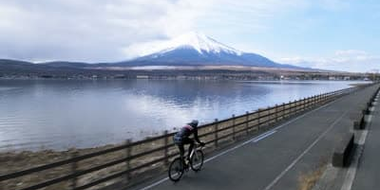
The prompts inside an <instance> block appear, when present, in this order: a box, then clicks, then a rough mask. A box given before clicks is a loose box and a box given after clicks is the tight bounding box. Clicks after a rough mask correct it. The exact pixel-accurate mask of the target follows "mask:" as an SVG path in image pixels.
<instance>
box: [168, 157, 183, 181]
mask: <svg viewBox="0 0 380 190" xmlns="http://www.w3.org/2000/svg"><path fill="white" fill-rule="evenodd" d="M168 172H169V178H170V180H172V181H174V182H177V181H179V180H180V179H181V177H182V175H183V172H184V170H183V164H182V161H181V159H180V158H176V159H174V160H173V161H172V163H170V166H169V171H168Z"/></svg>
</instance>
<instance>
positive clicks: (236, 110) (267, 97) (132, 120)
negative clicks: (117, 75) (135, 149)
mask: <svg viewBox="0 0 380 190" xmlns="http://www.w3.org/2000/svg"><path fill="white" fill-rule="evenodd" d="M347 86H348V83H347V82H321V81H319V82H232V81H154V80H127V81H122V80H120V81H118V80H115V81H70V80H36V81H22V80H19V81H10V80H9V81H6V80H0V147H3V149H5V148H4V147H6V148H9V147H12V148H14V147H17V148H25V147H26V148H39V147H41V146H45V147H47V148H68V147H72V146H76V147H91V146H98V145H103V144H108V143H117V142H122V141H124V140H125V139H127V138H134V139H140V138H144V137H146V136H149V135H155V134H158V133H162V131H164V130H172V129H173V128H174V127H179V126H181V125H183V124H184V123H186V122H188V121H190V120H191V119H194V118H196V119H199V120H200V121H201V122H203V123H205V122H210V121H212V120H214V118H219V119H223V118H228V117H230V116H231V115H232V114H242V113H245V112H246V111H252V110H256V109H258V108H262V107H267V106H270V105H274V104H279V103H282V102H288V101H290V100H295V99H299V98H303V97H307V96H311V95H315V94H320V93H324V92H328V91H333V90H338V89H342V88H345V87H347ZM0 150H1V148H0Z"/></svg>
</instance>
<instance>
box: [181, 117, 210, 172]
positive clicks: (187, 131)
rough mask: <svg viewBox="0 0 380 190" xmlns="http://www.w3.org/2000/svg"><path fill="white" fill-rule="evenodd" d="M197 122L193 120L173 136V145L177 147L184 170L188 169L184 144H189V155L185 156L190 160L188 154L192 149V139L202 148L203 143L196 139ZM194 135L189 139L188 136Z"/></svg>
mask: <svg viewBox="0 0 380 190" xmlns="http://www.w3.org/2000/svg"><path fill="white" fill-rule="evenodd" d="M197 127H198V121H197V120H193V121H191V122H190V123H188V124H187V125H185V126H184V127H182V128H181V129H180V131H178V133H176V134H175V135H174V143H175V144H176V145H177V146H178V149H179V153H180V155H181V160H182V163H183V164H184V166H185V168H188V166H187V165H186V163H185V156H184V155H185V147H184V145H185V144H190V146H189V153H188V155H187V159H188V160H190V153H191V151H192V150H193V147H194V139H195V141H197V142H198V143H199V144H200V145H201V146H204V145H205V143H203V142H201V141H200V140H199V138H198V128H197ZM192 134H194V139H191V138H189V137H190V135H192Z"/></svg>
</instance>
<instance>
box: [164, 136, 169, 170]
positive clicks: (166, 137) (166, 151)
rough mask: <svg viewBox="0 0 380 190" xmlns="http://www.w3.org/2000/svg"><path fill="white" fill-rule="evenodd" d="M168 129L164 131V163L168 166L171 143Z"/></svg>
mask: <svg viewBox="0 0 380 190" xmlns="http://www.w3.org/2000/svg"><path fill="white" fill-rule="evenodd" d="M168 134H169V132H168V130H165V131H164V135H165V142H164V143H165V152H164V154H165V161H164V164H165V166H168V165H169V148H168V144H169V137H168Z"/></svg>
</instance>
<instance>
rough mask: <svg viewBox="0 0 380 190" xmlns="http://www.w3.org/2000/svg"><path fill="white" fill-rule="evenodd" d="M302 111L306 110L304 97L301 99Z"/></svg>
mask: <svg viewBox="0 0 380 190" xmlns="http://www.w3.org/2000/svg"><path fill="white" fill-rule="evenodd" d="M302 111H306V98H303V99H302Z"/></svg>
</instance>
